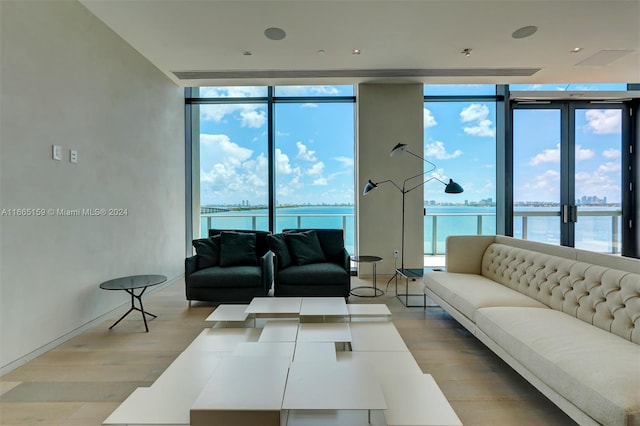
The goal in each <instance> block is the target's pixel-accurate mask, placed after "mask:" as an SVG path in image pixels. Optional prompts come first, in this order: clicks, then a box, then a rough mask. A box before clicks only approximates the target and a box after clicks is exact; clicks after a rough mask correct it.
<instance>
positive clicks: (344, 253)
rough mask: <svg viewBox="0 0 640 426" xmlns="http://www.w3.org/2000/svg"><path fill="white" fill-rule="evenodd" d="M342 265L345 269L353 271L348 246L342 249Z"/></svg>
mask: <svg viewBox="0 0 640 426" xmlns="http://www.w3.org/2000/svg"><path fill="white" fill-rule="evenodd" d="M341 260H342V267H343V268H344V270H345V271H347V272H349V273H351V258H350V257H349V252H348V251H347V249H346V248H343V249H342V259H341Z"/></svg>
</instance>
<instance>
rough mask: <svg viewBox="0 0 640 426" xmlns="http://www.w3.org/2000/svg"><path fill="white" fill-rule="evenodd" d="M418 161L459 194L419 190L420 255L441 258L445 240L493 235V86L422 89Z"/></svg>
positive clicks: (430, 186)
mask: <svg viewBox="0 0 640 426" xmlns="http://www.w3.org/2000/svg"><path fill="white" fill-rule="evenodd" d="M424 95H425V103H424V156H425V158H426V159H428V160H429V161H431V162H433V163H434V164H435V167H436V169H435V170H434V172H433V176H436V177H437V178H438V179H440V180H443V181H447V182H448V180H449V179H453V180H454V181H455V182H457V183H459V184H460V185H461V186H462V187H463V188H464V192H463V193H461V194H446V193H445V192H444V187H443V186H442V185H438V184H432V183H427V184H426V185H425V187H424V207H425V223H424V234H425V239H424V252H425V254H426V255H439V254H444V251H445V240H446V238H447V237H448V236H449V235H462V234H467V235H468V234H477V235H481V234H495V232H496V167H495V166H496V126H497V123H496V102H497V97H496V86H495V85H425V89H424Z"/></svg>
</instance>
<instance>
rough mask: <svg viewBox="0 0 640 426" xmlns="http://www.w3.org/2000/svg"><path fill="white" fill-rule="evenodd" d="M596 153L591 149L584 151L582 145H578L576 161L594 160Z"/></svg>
mask: <svg viewBox="0 0 640 426" xmlns="http://www.w3.org/2000/svg"><path fill="white" fill-rule="evenodd" d="M594 155H596V153H595V152H594V151H593V150H590V149H582V147H581V146H580V145H576V161H581V160H588V159H590V158H593V156H594Z"/></svg>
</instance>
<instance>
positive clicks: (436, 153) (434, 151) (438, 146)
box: [425, 141, 462, 160]
mask: <svg viewBox="0 0 640 426" xmlns="http://www.w3.org/2000/svg"><path fill="white" fill-rule="evenodd" d="M425 155H426V156H427V157H430V158H436V159H438V160H447V159H449V158H456V157H459V156H461V155H462V151H460V150H459V149H456V150H455V151H454V152H453V153H448V152H447V150H446V148H445V146H444V143H442V142H441V141H435V142H430V143H428V144H427V147H426V149H425Z"/></svg>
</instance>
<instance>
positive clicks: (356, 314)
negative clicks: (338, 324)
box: [347, 303, 391, 321]
mask: <svg viewBox="0 0 640 426" xmlns="http://www.w3.org/2000/svg"><path fill="white" fill-rule="evenodd" d="M347 311H348V312H349V319H350V320H351V321H353V320H354V319H359V320H366V321H370V320H372V319H383V320H385V321H391V311H390V310H389V308H388V307H387V305H385V304H383V303H350V304H348V305H347Z"/></svg>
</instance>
